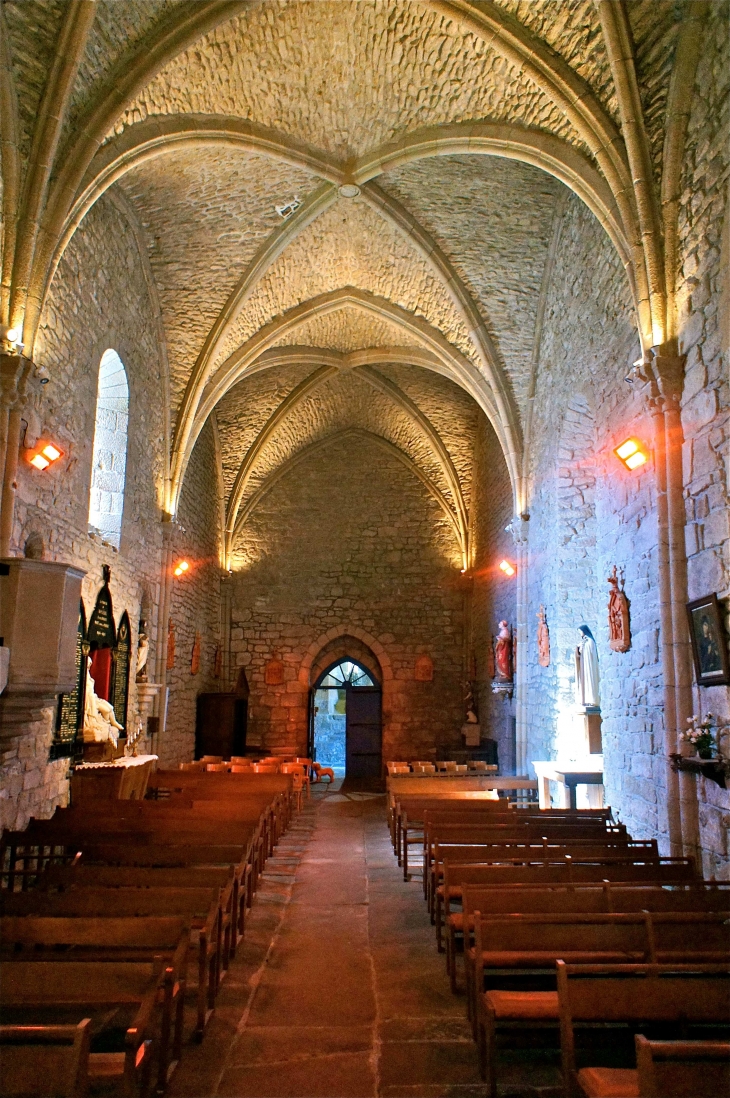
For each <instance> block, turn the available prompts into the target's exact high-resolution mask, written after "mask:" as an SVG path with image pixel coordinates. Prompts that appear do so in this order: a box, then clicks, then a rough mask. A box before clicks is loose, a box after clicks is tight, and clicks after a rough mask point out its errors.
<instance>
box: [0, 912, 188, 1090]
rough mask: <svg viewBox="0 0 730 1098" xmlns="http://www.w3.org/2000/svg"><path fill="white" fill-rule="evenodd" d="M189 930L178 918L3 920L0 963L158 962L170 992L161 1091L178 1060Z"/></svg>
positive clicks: (161, 1045)
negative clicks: (163, 966) (161, 964)
mask: <svg viewBox="0 0 730 1098" xmlns="http://www.w3.org/2000/svg"><path fill="white" fill-rule="evenodd" d="M189 937H190V928H189V924H188V923H187V922H186V921H185V920H184V919H180V918H175V917H170V916H163V917H152V918H149V917H136V918H134V917H133V918H121V917H119V916H108V915H105V916H103V917H99V916H95V917H90V916H86V917H83V918H69V917H64V916H60V917H59V916H36V915H25V916H19V917H18V916H3V917H2V918H1V919H0V958H1V963H2V967H3V975H5V973H6V971H7V970H6V965H7V964H11V965H12V964H14V963H16V962H17V961H23V962H32V963H36V962H37V963H40V964H42V963H44V962H45V961H51V960H52V961H53V962H54V963H63V962H73V963H76V962H79V961H87V962H94V963H97V962H103V961H112V962H139V961H142V962H144V961H149V962H150V963H152V964H155V965H156V964H158V963H159V962H160V961H162V962H163V963H164V965H165V972H166V977H167V982H168V987H169V997H168V995H167V994H166V996H165V1001H164V1006H163V1013H162V1020H161V1025H160V1040H159V1052H158V1056H159V1071H158V1085H159V1086H160V1087H161V1088H163V1089H164V1086H165V1085H166V1083H167V1080H168V1078H169V1076H170V1074H171V1073H172V1071H173V1070H174V1068H175V1067H176V1065H177V1063H178V1062H179V1060H180V1057H181V1055H182V1027H183V1006H184V997H185V984H186V974H187V954H188V943H189Z"/></svg>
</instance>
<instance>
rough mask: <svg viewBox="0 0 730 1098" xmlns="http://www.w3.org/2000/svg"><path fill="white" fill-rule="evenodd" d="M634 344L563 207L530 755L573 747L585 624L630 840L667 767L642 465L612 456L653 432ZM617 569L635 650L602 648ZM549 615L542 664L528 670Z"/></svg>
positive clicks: (662, 832)
mask: <svg viewBox="0 0 730 1098" xmlns="http://www.w3.org/2000/svg"><path fill="white" fill-rule="evenodd" d="M638 353H639V347H638V341H637V337H636V334H635V329H634V318H633V315H632V309H631V302H630V297H629V293H628V287H627V285H626V281H625V276H624V273H623V270H622V267H621V264H620V262H619V260H618V257H617V256H616V254H615V252H614V250H613V248H612V246H611V244H610V242H609V241H608V238H607V237H606V236H605V234H604V233H603V231H602V229H601V228H600V227H599V226H598V224H597V223H596V222H595V220H594V219H593V217H592V215H591V214H590V213H589V212H588V211H587V210H586V209H585V207H583V206H582V204H581V203H580V202H579V201H578V200H577V199H576V198H571V199H570V200H569V201H568V203H567V206H566V209H565V213H564V216H563V222H562V225H561V229H560V240H559V246H558V248H557V252H556V260H555V268H554V272H553V278H552V282H551V286H550V288H549V291H548V297H547V301H546V307H545V318H544V326H543V332H542V341H541V348H540V369H539V372H538V381H537V391H536V395H535V404H534V407H535V416H534V421H533V448H532V455H531V459H532V460H531V468H530V493H531V494H530V502H529V512H530V521H529V558H530V572H529V613H530V622H529V638H528V653H529V656H528V686H527V689H528V758H529V759H530V760H532V759H538V758H542V759H545V758H547V759H549V758H555V757H556V755H557V753H558V751H561V753H563V754H567V753H569V752H570V750H571V748H573V747H574V746H575V745H576V744H577V732H576V724H575V716H574V710H575V671H574V649H575V646H576V644H577V643H578V640H579V635H578V626H579V625H581V624H587V625H588V626H589V628H590V629H591V631H592V633H593V635H594V637H595V639H596V643H597V646H598V653H599V669H600V675H601V709H602V715H603V748H604V756H605V772H606V774H607V778H606V794H607V803H609V804H611V806H612V807H613V808H614V809H615V811H616V812H617V813H618V814H619V816H620V817H621V819H622V820H624V821H625V822H626V824H627V825H628V827H629V829H630V830H631V831H633V832H635V833H636V834H637V835H658V836H659V837H660V839H662V840H663V841H664V840H666V834H667V821H666V815H665V811H664V806H665V803H666V798H665V795H664V791H665V784H666V766H667V764H666V760H665V758H664V731H663V712H662V675H661V663H660V654H659V601H658V597H657V528H656V521H655V506H656V493H655V483H654V472H653V467H652V465H651V463H649V464H647V466H645V467H644V468H643V469H642V470H637V471H635V472H634V473H629V472H627V471H626V470H624V469H623V467H622V466H621V465H620V464H619V462H618V461H617V459H616V458H615V456H614V454H613V448H614V447H615V446H617V445H619V444H620V443H621V442H622V441H623V440H624V439H625V438H627V437H628V436H631V435H636V436H637V437H639V438H641V439H643V440H645V441H647V442H648V443H651V439H652V431H651V424H650V422H649V421H648V419H647V418H646V417H645V415H644V413H643V411H642V408H641V406H640V403H639V400H638V398H637V397H636V396H635V395H634V394H633V392H632V389H631V387H630V386H629V385H627V384H626V383H625V381H624V378H625V376H626V374H627V373H628V369H629V367H630V365H631V363H632V362H633V360H634V359H635V358H636V357H637V356H638ZM613 564H616V565H617V566H619V567H620V568H621V567H623V568H624V569H625V573H626V593H627V595H628V597H629V599H630V600H631V627H632V646H631V649H630V651H629V652H627V653H625V654H618V653H613V652H611V651H610V649H609V646H608V616H607V606H608V584H607V582H606V577H607V576H608V574H609V571H610V568H611V567H612V565H613ZM540 604H543V605H544V606H545V608H546V614H547V623H548V627H549V630H550V640H551V662H550V666H549V667H547V668H543V667H540V666H539V665H538V663H537V622H536V620H535V618H534V614H535V613H536V612H537V610H538V608H539V606H540Z"/></svg>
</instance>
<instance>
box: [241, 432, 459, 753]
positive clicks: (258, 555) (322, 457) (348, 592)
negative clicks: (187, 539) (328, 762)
mask: <svg viewBox="0 0 730 1098" xmlns="http://www.w3.org/2000/svg"><path fill="white" fill-rule="evenodd" d="M233 570H234V578H233V610H232V629H231V637H232V640H231V648H232V658H233V664H234V666H242V667H244V668H245V670H246V675H247V677H248V682H249V685H250V688H251V699H250V708H249V729H250V737H251V739H253V740H254V741H255V742H259V743H261V745H262V747H263V748H264V749H265V750H267V751H281V752H286V751H291V752H294V751H296V752H297V753H301V752H303V751H304V750H305V749H306V746H307V715H308V709H307V707H308V693H309V685H310V683H309V671H310V668H311V666H312V664H313V663H315V662H316V657H317V654H318V652H319V650H320V649H321V648H323V647H325V645H327V644H328V643H329V642H331V641H332V640H333V639H334V638H336V637H337V636H338V635H339V634H345V633H346V634H349V635H354V636H355V637H356V638H358V641H359V642H360V651H359V652H356V653H355V656H356V657H357V658H361V655H362V651H363V648H362V644H364V645H365V646H367V647H369V649H370V650H371V651H372V652H374V654H375V656H376V658H377V660H378V662H379V664H380V669H381V670H382V675H383V757H384V759H397V758H413V757H420V756H425V757H428V753H430V754H431V755H433V753H434V752H435V750H436V748H437V747H439V746H444V747H449V746H450V747H457V746H459V744H460V742H461V737H460V734H459V729H460V727H461V723H462V721H463V712H462V689H461V683H462V680H463V666H462V662H463V609H464V591H463V580H462V578H461V574H460V560H459V553H458V547H457V544H456V541H455V538H454V535H453V533H452V531H451V528H450V527H449V526H448V525H447V523H446V521H445V520H444V518H443V515H442V513H441V511H440V510H439V509H438V507H437V505H436V504H435V502H434V501H433V499H432V498H431V497H430V496H429V495H428V493H427V492H426V490H425V489H424V488H423V486H422V485H421V484H420V483H419V482H418V481H417V480H416V479H415V478H414V477H412V476H411V475H410V474H409V473H408V471H407V470H406V469H404V467H403V466H402V465H401V463H400V462H399V461H397V460H396V459H394V458H393V457H391V456H390V455H388V454H384V452H383V450H382V448H381V447H380V446H379V445H377V444H376V443H375V442H373V441H371V440H369V439H367V437H353V436H351V435H350V436H347V437H341V438H337V437H335V438H334V439H333V440H332V441H331V442H330V443H328V445H327V446H326V448H324V449H318V450H317V451H316V452H313V453H312V454H311V455H310V456H306V457H303V458H302V459H301V460H300V461H299V462H298V464H297V465H296V466H295V467H294V468H293V469H292V470H291V471H289V472H287V473H286V474H285V475H284V476H282V477H281V478H280V479H279V480H278V481H277V483H276V484H275V486H274V487H272V488H271V490H270V491H269V492H268V493H267V494H266V495H265V496H264V498H263V499H262V501H261V502H260V504H259V505H258V506H257V507H256V509H255V510H254V511H253V513H252V514H251V516H250V517H249V519H248V520H247V523H246V526H245V528H244V529H243V531H242V532H241V534H240V536H239V538H238V540H237V543H236V545H235V549H234V560H233ZM422 653H426V654H428V655H429V656H430V657H431V659H432V660H433V664H434V677H433V682H425V683H424V682H416V681H415V679H414V668H415V661H416V658H417V657H418V656H419V655H421V654H422ZM343 654H344V653H343ZM272 658H279V659H281V661H282V662H283V663H284V668H285V673H284V682H283V683H281V684H280V685H277V686H267V685H266V684H265V682H264V675H265V666H266V664H267V662H268V661H269V660H271V659H272ZM366 662H367V661H366Z"/></svg>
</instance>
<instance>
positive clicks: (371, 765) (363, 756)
mask: <svg viewBox="0 0 730 1098" xmlns="http://www.w3.org/2000/svg"><path fill="white" fill-rule="evenodd" d="M381 702H382V694H381V691H380V687H379V686H349V685H348V687H347V709H346V714H347V732H346V737H347V738H346V756H347V769H346V773H347V777H348V778H379V777H380V776H381V771H382V716H381Z"/></svg>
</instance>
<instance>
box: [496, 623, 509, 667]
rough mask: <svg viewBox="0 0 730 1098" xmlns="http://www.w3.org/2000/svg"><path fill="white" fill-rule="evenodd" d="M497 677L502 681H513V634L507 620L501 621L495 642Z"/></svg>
mask: <svg viewBox="0 0 730 1098" xmlns="http://www.w3.org/2000/svg"><path fill="white" fill-rule="evenodd" d="M494 662H495V664H496V674H495V678H496V679H497V680H499V681H500V682H512V634H511V632H510V627H509V625H508V624H507V622H506V621H501V622H500V623H499V633H498V634H497V639H496V641H495V643H494Z"/></svg>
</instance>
